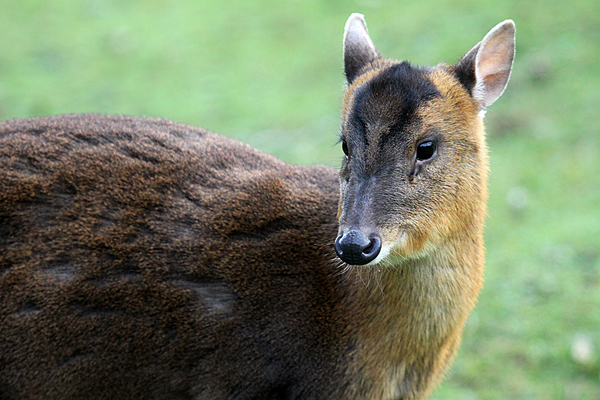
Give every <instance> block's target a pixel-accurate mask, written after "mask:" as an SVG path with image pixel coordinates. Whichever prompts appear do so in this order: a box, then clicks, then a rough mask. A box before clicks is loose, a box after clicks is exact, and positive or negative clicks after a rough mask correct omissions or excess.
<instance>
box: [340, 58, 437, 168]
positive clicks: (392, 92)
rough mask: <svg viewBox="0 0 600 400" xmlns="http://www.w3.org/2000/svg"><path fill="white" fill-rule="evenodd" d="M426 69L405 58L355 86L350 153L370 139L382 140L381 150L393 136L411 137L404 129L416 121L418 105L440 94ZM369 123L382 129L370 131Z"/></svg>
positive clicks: (347, 144)
mask: <svg viewBox="0 0 600 400" xmlns="http://www.w3.org/2000/svg"><path fill="white" fill-rule="evenodd" d="M427 72H428V70H427V69H424V68H419V67H413V66H411V65H410V64H409V63H407V62H402V63H399V64H395V65H392V66H390V67H388V68H386V69H384V70H383V71H382V72H381V73H379V74H378V75H377V76H375V77H374V78H373V79H371V80H370V81H368V82H367V83H365V84H364V85H363V86H361V87H360V88H358V89H357V90H356V94H355V98H354V102H353V108H352V112H351V113H350V115H349V118H348V121H347V130H348V132H349V133H348V135H347V137H346V147H347V148H349V149H350V154H353V149H354V148H362V149H366V148H367V147H369V145H370V143H379V146H378V149H377V151H381V150H383V149H384V148H386V147H388V146H390V143H389V142H390V140H392V139H393V138H399V139H400V140H402V141H406V140H409V137H405V136H406V135H403V133H405V132H406V128H407V126H409V125H411V124H413V123H415V122H417V121H416V112H417V110H418V108H419V107H420V106H421V105H423V104H424V103H426V102H427V101H429V100H431V99H433V98H435V97H439V96H441V94H440V92H439V91H438V90H437V88H436V87H435V85H434V84H433V83H432V82H431V80H430V79H429V78H428V76H427ZM369 127H379V128H381V129H380V130H379V131H370V132H367V130H368V129H369ZM406 144H408V143H406ZM365 161H366V160H365ZM367 162H368V161H367Z"/></svg>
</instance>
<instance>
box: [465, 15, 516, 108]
mask: <svg viewBox="0 0 600 400" xmlns="http://www.w3.org/2000/svg"><path fill="white" fill-rule="evenodd" d="M513 26H514V25H512V24H506V23H504V24H502V25H499V26H497V27H496V28H495V29H493V30H492V31H491V32H490V33H489V34H488V35H487V36H486V37H485V38H484V40H483V41H482V42H481V46H480V48H479V51H478V53H477V58H476V67H475V68H476V75H477V81H478V82H477V86H478V89H479V90H477V92H478V94H477V95H476V97H477V98H478V99H479V100H480V101H481V105H482V107H484V108H485V107H487V106H489V105H491V104H492V103H493V102H494V101H496V99H497V98H498V97H500V95H502V92H504V89H505V87H506V84H507V83H508V78H509V77H510V71H511V69H512V62H513V57H514V51H515V50H514V27H513Z"/></svg>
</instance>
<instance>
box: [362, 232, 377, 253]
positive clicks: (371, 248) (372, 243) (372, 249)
mask: <svg viewBox="0 0 600 400" xmlns="http://www.w3.org/2000/svg"><path fill="white" fill-rule="evenodd" d="M380 250H381V238H380V237H379V236H373V237H371V238H369V245H368V246H367V247H365V248H364V249H363V251H362V252H363V254H364V255H365V256H367V257H370V256H371V255H372V254H375V257H377V255H378V254H379V251H380ZM375 257H373V258H375Z"/></svg>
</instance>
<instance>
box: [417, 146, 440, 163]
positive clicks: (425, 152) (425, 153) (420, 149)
mask: <svg viewBox="0 0 600 400" xmlns="http://www.w3.org/2000/svg"><path fill="white" fill-rule="evenodd" d="M435 150H436V146H435V143H434V142H423V143H421V144H419V145H418V146H417V161H427V160H429V159H430V158H432V157H433V156H434V155H435Z"/></svg>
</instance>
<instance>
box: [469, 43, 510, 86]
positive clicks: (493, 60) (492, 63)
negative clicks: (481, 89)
mask: <svg viewBox="0 0 600 400" xmlns="http://www.w3.org/2000/svg"><path fill="white" fill-rule="evenodd" d="M511 53H512V46H510V45H508V46H507V43H506V41H505V40H493V41H491V42H488V43H486V45H485V46H484V48H483V49H481V50H480V52H479V54H478V57H477V58H478V63H477V72H478V75H479V76H480V77H481V78H483V79H484V80H487V77H488V76H489V75H495V74H497V73H500V72H502V71H507V70H510V66H511V64H512V62H511V61H512V55H511Z"/></svg>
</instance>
